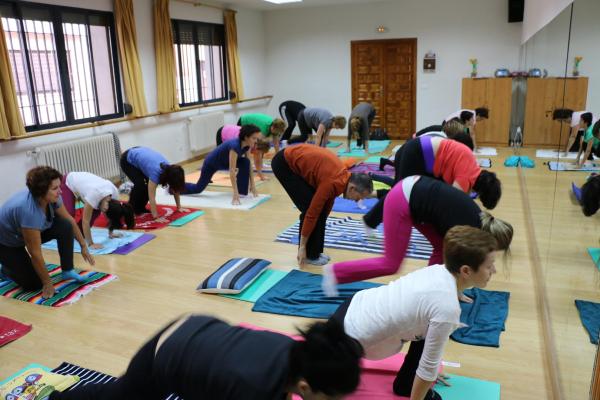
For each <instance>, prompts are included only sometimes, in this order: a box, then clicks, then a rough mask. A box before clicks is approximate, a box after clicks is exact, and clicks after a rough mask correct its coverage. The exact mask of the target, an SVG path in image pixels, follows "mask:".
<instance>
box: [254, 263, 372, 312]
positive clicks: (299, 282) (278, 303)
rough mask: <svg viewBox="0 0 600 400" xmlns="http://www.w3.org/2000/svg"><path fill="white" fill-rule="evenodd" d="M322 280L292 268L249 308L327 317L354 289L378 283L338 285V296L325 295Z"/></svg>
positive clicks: (370, 286)
mask: <svg viewBox="0 0 600 400" xmlns="http://www.w3.org/2000/svg"><path fill="white" fill-rule="evenodd" d="M321 281H322V275H318V274H311V273H309V272H304V271H299V270H292V271H290V273H289V274H287V275H286V276H285V277H284V278H283V279H281V280H280V281H279V282H277V283H276V284H275V285H274V286H273V287H272V288H271V289H269V290H268V291H267V292H266V293H265V294H263V295H262V296H261V297H260V298H259V299H258V301H257V302H256V303H254V307H252V311H256V312H265V313H271V314H283V315H295V316H298V317H306V318H329V317H330V316H331V315H332V314H333V313H334V312H335V310H337V308H338V307H339V306H340V305H341V304H342V303H343V302H344V301H345V300H346V299H348V298H349V297H351V296H352V295H353V294H354V293H356V292H358V291H359V290H363V289H370V288H373V287H377V286H381V285H380V284H377V283H372V282H353V283H344V284H341V285H338V291H339V296H337V297H326V296H325V294H324V293H323V291H322V290H321Z"/></svg>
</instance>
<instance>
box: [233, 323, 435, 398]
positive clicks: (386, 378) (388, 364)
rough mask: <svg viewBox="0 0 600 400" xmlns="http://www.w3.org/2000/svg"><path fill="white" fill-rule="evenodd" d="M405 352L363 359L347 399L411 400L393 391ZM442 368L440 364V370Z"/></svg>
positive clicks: (249, 325) (258, 328)
mask: <svg viewBox="0 0 600 400" xmlns="http://www.w3.org/2000/svg"><path fill="white" fill-rule="evenodd" d="M239 326H241V327H243V328H247V329H254V330H258V331H270V332H275V333H281V334H282V335H286V336H289V337H291V338H293V339H294V340H300V339H301V337H300V336H298V335H291V334H289V333H285V332H279V331H275V330H272V329H265V328H262V327H260V326H256V325H252V324H248V323H245V322H243V323H241V324H240V325H239ZM404 356H405V354H404V353H398V354H396V355H394V356H391V357H388V358H384V359H383V360H367V359H365V358H363V359H362V369H363V372H362V374H361V376H360V385H359V386H358V389H357V390H356V391H355V392H354V393H352V394H351V395H349V396H347V397H345V398H346V399H352V400H370V399H390V400H391V399H395V400H409V398H408V397H401V396H396V395H395V394H394V392H393V391H392V385H393V383H394V379H395V378H396V373H397V372H398V370H399V369H400V366H401V365H402V363H403V362H404ZM441 371H442V368H441V366H440V372H441ZM293 399H294V400H301V398H300V397H299V396H295V395H294V397H293Z"/></svg>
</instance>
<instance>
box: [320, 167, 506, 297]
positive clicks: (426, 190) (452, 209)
mask: <svg viewBox="0 0 600 400" xmlns="http://www.w3.org/2000/svg"><path fill="white" fill-rule="evenodd" d="M384 207H385V208H384V215H383V229H384V240H385V248H384V255H383V257H375V258H366V259H361V260H353V261H345V262H340V263H335V264H332V265H326V266H325V271H327V272H330V274H329V275H330V277H331V278H332V279H333V280H334V281H335V283H336V284H337V283H347V282H355V281H361V280H364V279H371V278H375V277H378V276H385V275H392V274H395V273H396V272H398V270H399V269H400V267H401V265H402V261H403V260H404V257H405V256H406V252H407V250H408V244H409V241H410V233H411V230H412V228H413V227H415V228H416V229H417V230H418V231H419V232H421V233H422V234H423V236H425V237H426V238H427V240H429V242H430V243H431V246H432V247H433V252H432V253H431V257H430V258H429V264H428V265H434V264H440V263H442V253H443V245H442V239H443V238H444V236H445V235H446V233H447V232H448V231H449V230H450V229H451V228H453V227H455V226H457V225H468V226H472V227H474V228H480V229H482V230H484V231H486V232H489V233H491V234H492V236H493V237H494V238H495V239H496V241H497V242H498V250H504V251H508V248H509V246H510V243H511V241H512V236H513V228H512V226H511V225H510V224H509V223H507V222H504V221H502V220H500V219H499V218H494V217H493V216H492V215H490V214H489V213H487V212H485V211H481V209H480V208H479V206H477V203H475V202H474V201H473V200H472V199H471V198H470V197H469V195H468V194H466V193H464V192H462V191H460V190H458V189H456V188H453V187H452V186H450V185H448V184H446V183H444V182H442V181H439V180H437V179H433V178H430V177H427V176H410V177H408V178H406V179H403V180H402V181H400V182H398V184H396V186H394V187H393V188H392V190H391V191H390V192H389V193H388V195H387V197H386V199H385V206H384ZM465 300H466V298H465Z"/></svg>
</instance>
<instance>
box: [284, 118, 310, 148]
mask: <svg viewBox="0 0 600 400" xmlns="http://www.w3.org/2000/svg"><path fill="white" fill-rule="evenodd" d="M298 128H299V129H300V136H296V137H294V138H293V139H290V140H288V143H304V142H306V141H307V140H308V137H309V136H310V135H312V132H313V131H312V128H311V127H310V126H308V124H307V123H306V119H304V110H302V111H300V113H299V114H298Z"/></svg>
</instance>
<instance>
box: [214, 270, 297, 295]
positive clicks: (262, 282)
mask: <svg viewBox="0 0 600 400" xmlns="http://www.w3.org/2000/svg"><path fill="white" fill-rule="evenodd" d="M288 273H289V272H288V271H281V270H278V269H266V270H264V271H263V273H262V274H260V276H259V277H258V278H256V279H255V280H254V282H252V283H251V284H250V285H249V286H248V287H247V288H246V289H244V290H243V291H242V292H240V293H238V294H219V296H223V297H229V298H231V299H236V300H241V301H247V302H249V303H256V300H258V299H259V298H260V297H261V296H262V295H263V294H265V293H266V292H267V291H268V290H269V289H271V288H272V287H273V286H274V285H275V284H276V283H277V282H279V281H280V280H282V279H283V278H285V276H286V275H287V274H288Z"/></svg>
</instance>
